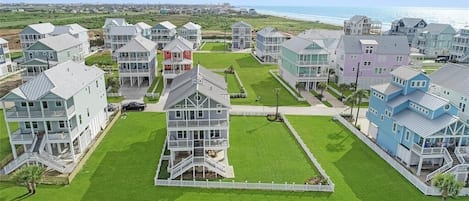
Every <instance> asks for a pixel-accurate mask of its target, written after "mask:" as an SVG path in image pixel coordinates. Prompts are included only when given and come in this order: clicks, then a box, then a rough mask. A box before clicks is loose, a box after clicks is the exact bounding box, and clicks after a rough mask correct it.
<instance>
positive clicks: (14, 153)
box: [2, 101, 26, 159]
mask: <svg viewBox="0 0 469 201" xmlns="http://www.w3.org/2000/svg"><path fill="white" fill-rule="evenodd" d="M2 108H3V116H4V117H5V127H7V132H8V136H9V139H10V146H11V152H12V153H13V158H15V159H16V158H17V157H18V155H17V154H16V147H15V145H14V144H13V143H12V142H11V130H10V125H9V124H8V121H7V112H6V107H5V102H3V101H2ZM25 150H26V149H25Z"/></svg>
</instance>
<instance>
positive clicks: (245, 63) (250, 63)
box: [235, 55, 262, 68]
mask: <svg viewBox="0 0 469 201" xmlns="http://www.w3.org/2000/svg"><path fill="white" fill-rule="evenodd" d="M235 61H236V63H237V64H238V66H239V67H240V68H259V67H262V64H260V63H259V62H257V60H256V59H254V58H252V56H251V55H246V56H245V57H242V58H239V59H236V60H235Z"/></svg>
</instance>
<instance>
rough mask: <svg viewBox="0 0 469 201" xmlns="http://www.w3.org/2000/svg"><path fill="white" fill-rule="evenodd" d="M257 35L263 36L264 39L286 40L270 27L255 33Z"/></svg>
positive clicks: (281, 34)
mask: <svg viewBox="0 0 469 201" xmlns="http://www.w3.org/2000/svg"><path fill="white" fill-rule="evenodd" d="M257 34H258V35H261V36H264V37H280V38H286V36H285V35H284V34H283V33H282V32H280V31H279V30H277V29H276V28H272V27H265V28H263V29H262V30H260V31H258V32H257Z"/></svg>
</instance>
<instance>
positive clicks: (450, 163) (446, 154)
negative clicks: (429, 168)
mask: <svg viewBox="0 0 469 201" xmlns="http://www.w3.org/2000/svg"><path fill="white" fill-rule="evenodd" d="M443 149H444V152H443V153H444V154H443V158H444V160H445V164H444V165H443V166H441V167H440V168H438V169H436V170H435V171H433V172H431V173H430V174H428V175H427V177H426V178H425V181H430V180H431V179H432V178H433V177H434V176H436V175H437V174H439V173H442V172H444V171H446V170H448V169H450V168H451V167H453V162H454V161H453V159H452V158H451V155H450V154H449V152H448V150H447V149H446V148H443Z"/></svg>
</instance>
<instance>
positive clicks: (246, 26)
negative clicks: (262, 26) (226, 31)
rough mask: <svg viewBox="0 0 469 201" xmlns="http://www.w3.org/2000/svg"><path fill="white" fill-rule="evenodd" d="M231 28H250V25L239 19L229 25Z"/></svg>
mask: <svg viewBox="0 0 469 201" xmlns="http://www.w3.org/2000/svg"><path fill="white" fill-rule="evenodd" d="M231 27H232V28H234V27H245V28H251V29H252V26H251V25H250V24H248V23H246V22H244V21H239V22H236V23H234V24H233V25H231Z"/></svg>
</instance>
